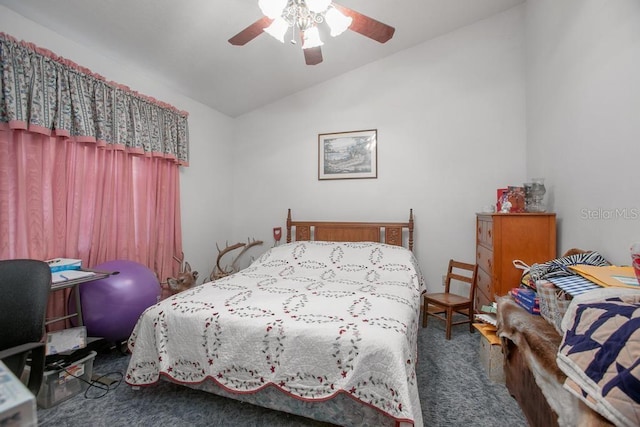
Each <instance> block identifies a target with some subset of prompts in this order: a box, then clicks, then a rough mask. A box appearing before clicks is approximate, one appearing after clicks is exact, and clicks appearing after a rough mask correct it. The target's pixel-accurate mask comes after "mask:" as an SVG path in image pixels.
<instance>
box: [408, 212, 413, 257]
mask: <svg viewBox="0 0 640 427" xmlns="http://www.w3.org/2000/svg"><path fill="white" fill-rule="evenodd" d="M409 250H410V251H411V252H413V208H411V209H409Z"/></svg>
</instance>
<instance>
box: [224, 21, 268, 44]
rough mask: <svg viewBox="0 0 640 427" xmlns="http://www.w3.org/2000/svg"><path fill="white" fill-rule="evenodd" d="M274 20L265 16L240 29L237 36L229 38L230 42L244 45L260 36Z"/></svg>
mask: <svg viewBox="0 0 640 427" xmlns="http://www.w3.org/2000/svg"><path fill="white" fill-rule="evenodd" d="M272 22H273V19H271V18H268V17H266V16H263V17H262V18H260V19H258V20H257V21H256V22H254V23H253V24H251V25H249V26H248V27H247V28H245V29H244V30H242V31H240V32H239V33H238V34H236V35H235V36H233V37H231V38H230V39H229V43H231V44H232V45H234V46H244V45H245V44H247V43H249V42H250V41H251V40H253V39H255V38H256V37H258V36H259V35H260V34H262V33H263V32H264V29H265V28H267V27H268V26H269V25H271V23H272Z"/></svg>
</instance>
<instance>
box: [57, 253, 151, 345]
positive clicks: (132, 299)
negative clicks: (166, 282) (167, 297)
mask: <svg viewBox="0 0 640 427" xmlns="http://www.w3.org/2000/svg"><path fill="white" fill-rule="evenodd" d="M93 269H94V270H98V271H105V272H110V273H112V274H111V275H110V276H109V277H106V278H104V279H99V280H94V281H92V282H87V283H83V284H81V285H80V286H79V288H80V301H81V304H82V318H83V320H84V325H85V326H86V327H87V335H89V336H91V337H102V338H105V339H106V340H107V341H111V342H120V341H124V340H126V339H128V338H129V335H131V332H133V328H134V327H135V325H136V322H137V321H138V318H139V317H140V315H141V314H142V312H143V311H145V310H146V309H147V308H149V307H151V306H152V305H154V304H155V303H157V302H158V300H159V299H160V292H161V289H160V283H159V282H158V279H157V277H156V275H155V274H154V273H153V271H151V270H149V269H148V268H147V267H145V266H144V265H142V264H139V263H137V262H133V261H126V260H117V261H108V262H105V263H104V264H100V265H96V266H95V267H93ZM71 301H74V298H71V299H70V302H71ZM73 306H74V308H73V309H74V311H75V305H73Z"/></svg>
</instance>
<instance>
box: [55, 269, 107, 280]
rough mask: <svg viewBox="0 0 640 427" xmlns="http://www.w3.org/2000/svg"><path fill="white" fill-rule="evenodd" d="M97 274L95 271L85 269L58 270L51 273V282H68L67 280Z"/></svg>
mask: <svg viewBox="0 0 640 427" xmlns="http://www.w3.org/2000/svg"><path fill="white" fill-rule="evenodd" d="M95 275H96V273H94V272H93V271H84V270H63V271H56V272H54V273H51V282H52V283H61V282H66V281H67V280H75V279H82V278H85V277H90V276H95Z"/></svg>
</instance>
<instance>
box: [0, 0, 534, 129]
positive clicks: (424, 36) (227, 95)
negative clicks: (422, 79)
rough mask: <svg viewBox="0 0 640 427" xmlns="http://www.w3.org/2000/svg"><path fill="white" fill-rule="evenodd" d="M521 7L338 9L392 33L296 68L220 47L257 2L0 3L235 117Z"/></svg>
mask: <svg viewBox="0 0 640 427" xmlns="http://www.w3.org/2000/svg"><path fill="white" fill-rule="evenodd" d="M524 1H525V0H340V1H338V3H340V4H342V5H344V6H346V7H348V8H351V9H354V10H356V11H358V12H360V13H363V14H365V15H368V16H370V17H372V18H374V19H377V20H379V21H382V22H384V23H385V24H388V25H391V26H393V27H395V28H396V32H395V35H394V37H393V38H392V39H391V40H390V41H389V42H387V43H386V44H379V43H377V42H375V41H372V40H370V39H368V38H366V37H363V36H361V35H360V34H357V33H354V32H351V31H347V32H346V33H344V34H342V35H340V36H339V37H336V38H329V39H325V40H324V42H325V44H324V46H323V47H322V53H323V57H324V61H323V62H322V63H320V64H319V65H315V66H308V65H305V63H304V57H303V54H302V51H301V50H300V45H299V44H298V45H291V44H289V43H285V44H284V45H283V44H281V43H279V42H278V41H276V40H275V39H273V38H272V37H270V36H269V35H267V34H262V35H260V36H259V37H257V38H256V39H255V40H253V41H251V42H249V43H248V44H247V45H245V46H242V47H238V46H232V45H230V44H229V43H228V42H227V40H228V39H229V38H230V37H231V36H233V35H235V34H236V33H238V32H239V31H240V30H242V29H244V28H245V27H246V26H248V25H249V24H251V23H253V22H254V21H256V20H257V19H259V18H260V17H262V14H261V12H260V9H259V8H258V1H257V0H101V1H97V0H0V4H2V5H4V6H6V7H7V8H9V9H11V10H13V11H15V12H17V13H18V14H20V15H22V16H24V17H26V18H28V19H30V20H32V21H34V22H36V23H38V24H40V25H42V26H44V27H47V28H50V29H52V30H53V31H55V32H57V33H59V34H60V35H62V36H65V37H67V38H70V39H72V40H75V41H76V42H78V43H81V44H83V45H85V46H88V47H90V48H93V49H96V50H99V51H101V52H103V53H104V54H105V55H106V56H108V57H112V58H117V59H119V60H122V61H126V62H134V63H135V64H137V65H138V66H140V67H141V68H144V69H147V70H152V71H151V72H152V73H153V74H154V77H155V78H157V79H158V80H160V81H162V82H163V83H165V84H167V85H170V86H171V87H173V88H174V89H176V90H178V91H179V92H181V93H183V94H184V95H186V96H189V97H190V98H193V99H195V100H197V101H200V102H202V103H203V104H206V105H209V106H210V107H212V108H214V109H216V110H218V111H220V112H222V113H224V114H227V115H229V116H232V117H235V116H238V115H241V114H244V113H246V112H249V111H251V110H253V109H255V108H258V107H260V106H262V105H265V104H268V103H270V102H273V101H275V100H277V99H280V98H282V97H285V96H287V95H290V94H292V93H295V92H298V91H300V90H302V89H305V88H307V87H310V86H313V85H315V84H318V83H320V82H322V81H325V80H328V79H330V78H332V77H335V76H337V75H340V74H342V73H344V72H347V71H349V70H353V69H355V68H358V67H361V66H363V65H365V64H368V63H371V62H373V61H376V60H378V59H381V58H383V57H386V56H389V55H391V54H393V53H395V52H398V51H400V50H403V49H406V48H409V47H411V46H414V45H417V44H419V43H422V42H424V41H426V40H429V39H432V38H434V37H438V36H439V35H441V34H444V33H447V32H450V31H452V30H455V29H457V28H460V27H462V26H465V25H468V24H471V23H473V22H475V21H478V20H481V19H484V18H487V17H489V16H491V15H494V14H496V13H499V12H501V11H503V10H506V9H508V8H511V7H513V6H515V5H517V4H519V3H522V2H524ZM0 31H2V29H1V28H0ZM43 47H45V48H46V47H47V46H43ZM69 59H71V60H73V58H69Z"/></svg>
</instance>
